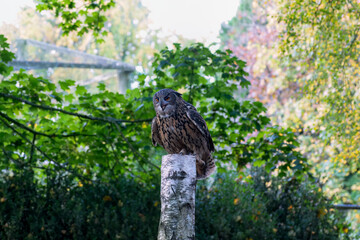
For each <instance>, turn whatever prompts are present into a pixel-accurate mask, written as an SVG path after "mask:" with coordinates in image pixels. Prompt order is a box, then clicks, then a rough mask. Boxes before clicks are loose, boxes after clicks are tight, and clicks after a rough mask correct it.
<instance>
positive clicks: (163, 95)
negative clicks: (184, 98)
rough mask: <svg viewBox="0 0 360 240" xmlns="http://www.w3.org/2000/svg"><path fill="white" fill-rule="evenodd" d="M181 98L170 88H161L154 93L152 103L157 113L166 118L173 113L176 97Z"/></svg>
mask: <svg viewBox="0 0 360 240" xmlns="http://www.w3.org/2000/svg"><path fill="white" fill-rule="evenodd" d="M178 98H181V94H180V93H178V92H176V91H174V90H172V89H162V90H160V91H158V92H157V93H155V95H154V97H153V104H154V108H155V111H156V113H157V114H159V116H160V117H161V118H166V117H169V116H171V115H173V114H174V113H175V110H176V104H177V99H178Z"/></svg>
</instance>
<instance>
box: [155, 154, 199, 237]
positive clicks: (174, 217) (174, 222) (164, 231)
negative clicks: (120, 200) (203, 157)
mask: <svg viewBox="0 0 360 240" xmlns="http://www.w3.org/2000/svg"><path fill="white" fill-rule="evenodd" d="M195 190H196V159H195V156H192V155H180V154H169V155H165V156H163V158H162V164H161V192H160V198H161V216H160V223H159V232H158V240H190V239H195Z"/></svg>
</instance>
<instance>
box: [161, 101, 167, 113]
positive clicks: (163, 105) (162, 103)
mask: <svg viewBox="0 0 360 240" xmlns="http://www.w3.org/2000/svg"><path fill="white" fill-rule="evenodd" d="M167 105H168V104H167V103H164V102H161V103H160V107H161V109H162V110H163V111H164V109H165V108H166V106H167Z"/></svg>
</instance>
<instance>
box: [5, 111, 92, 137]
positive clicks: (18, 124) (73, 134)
mask: <svg viewBox="0 0 360 240" xmlns="http://www.w3.org/2000/svg"><path fill="white" fill-rule="evenodd" d="M0 116H1V117H3V118H5V119H6V120H8V121H9V122H12V123H14V124H15V125H16V126H18V127H20V128H22V129H24V130H27V131H29V132H31V133H32V134H35V135H39V136H45V137H48V138H54V137H76V136H86V137H94V136H96V135H95V134H82V133H71V134H66V135H64V134H55V133H54V134H46V133H42V132H38V131H35V130H34V129H32V128H29V127H28V126H26V125H24V124H22V123H20V122H18V121H16V120H15V119H12V118H11V117H9V116H8V115H6V114H5V113H2V112H0Z"/></svg>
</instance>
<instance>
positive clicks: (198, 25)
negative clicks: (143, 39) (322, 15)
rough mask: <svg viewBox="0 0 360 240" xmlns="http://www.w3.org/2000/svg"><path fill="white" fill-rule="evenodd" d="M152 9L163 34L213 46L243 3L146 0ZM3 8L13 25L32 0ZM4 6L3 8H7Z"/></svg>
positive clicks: (0, 15) (12, 1)
mask: <svg viewBox="0 0 360 240" xmlns="http://www.w3.org/2000/svg"><path fill="white" fill-rule="evenodd" d="M142 2H143V5H144V6H146V7H147V8H148V9H149V10H150V16H149V18H150V20H151V22H152V25H151V27H152V28H154V29H159V28H161V29H162V30H163V34H164V35H168V36H169V35H170V36H171V34H172V33H177V34H180V35H182V36H184V37H186V38H191V39H195V40H197V41H201V42H204V43H206V44H210V43H212V42H217V41H218V40H217V36H218V34H219V31H220V27H221V24H222V23H224V22H227V21H229V20H230V19H231V18H232V17H234V16H235V13H236V9H237V7H238V5H239V2H240V0H143V1H142ZM4 5H6V7H1V8H0V25H1V24H2V23H4V22H7V23H13V22H15V21H16V16H17V13H18V12H19V10H20V9H21V7H24V6H32V7H35V4H34V3H33V0H8V1H6V4H4ZM4 5H3V6H4Z"/></svg>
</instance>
